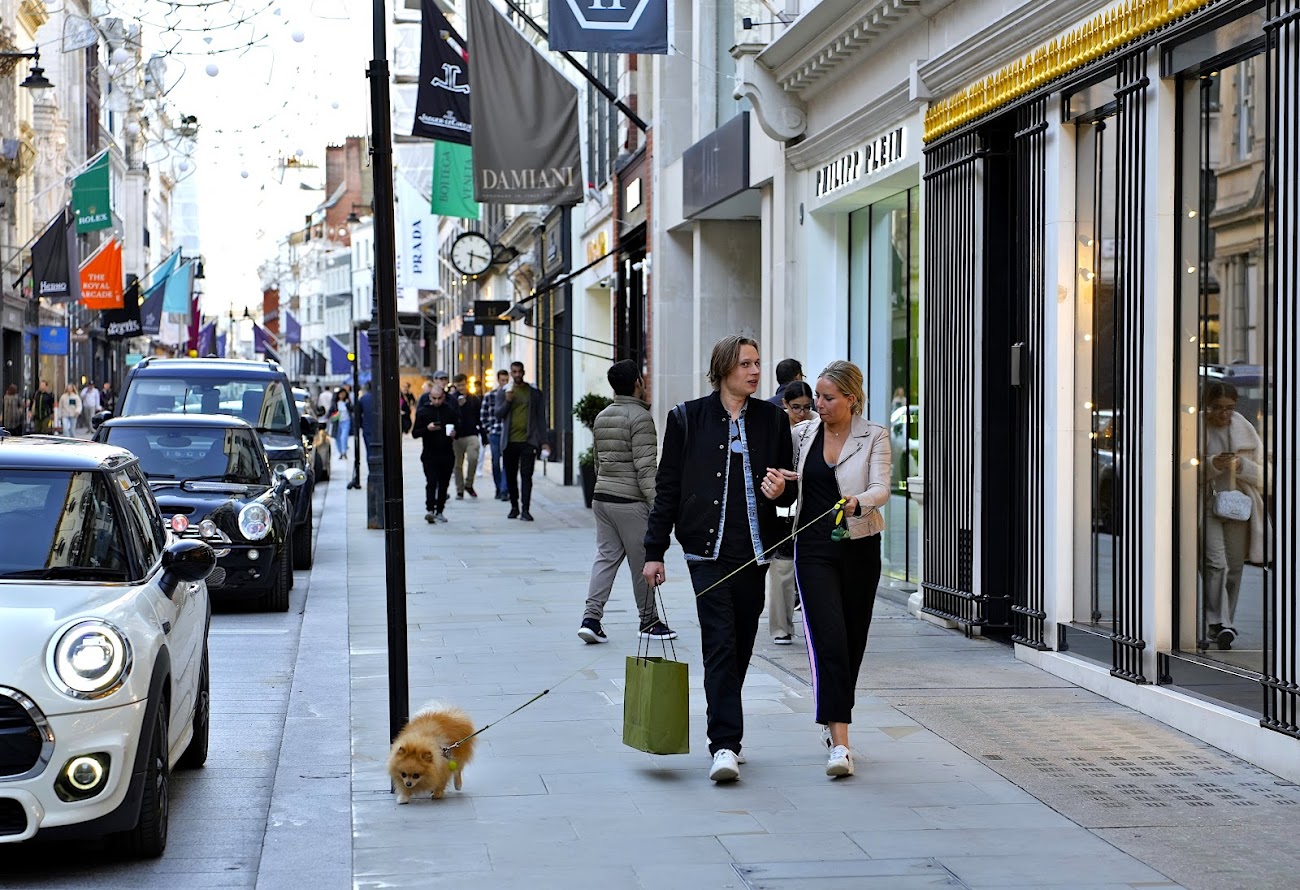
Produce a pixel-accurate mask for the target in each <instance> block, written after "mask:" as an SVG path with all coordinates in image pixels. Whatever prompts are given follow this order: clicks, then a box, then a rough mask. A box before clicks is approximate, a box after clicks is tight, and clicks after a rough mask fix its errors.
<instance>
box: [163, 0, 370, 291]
mask: <svg viewBox="0 0 1300 890" xmlns="http://www.w3.org/2000/svg"><path fill="white" fill-rule="evenodd" d="M159 7H161V4H151V5H150V6H149V7H147V8H149V9H158V8H159ZM219 9H220V10H221V17H220V18H218V17H216V16H214V17H213V18H211V19H208V18H205V16H206V15H208V13H205V12H203V11H200V10H185V9H182V10H181V12H180V13H179V14H177V15H174V16H172V18H171V19H170V21H171V22H173V23H174V24H175V25H176V26H177V27H178V28H181V27H183V28H197V29H200V30H197V31H186V32H183V33H182V32H181V31H172V32H170V33H168V32H166V31H162V32H161V33H160V32H159V29H158V28H157V25H160V24H163V23H162V22H161V21H159V22H152V24H153V25H154V26H155V27H154V28H153V29H152V30H153V31H154V33H153V34H152V35H150V34H149V33H148V32H149V31H150V30H151V29H150V27H149V26H150V24H151V22H150V20H149V18H147V15H148V14H147V13H146V17H145V28H146V37H145V39H146V41H147V42H148V43H149V44H152V46H150V49H153V50H155V51H156V47H157V45H158V44H159V43H160V42H162V43H163V45H171V44H173V43H175V42H176V40H178V39H179V40H180V44H179V45H178V47H177V49H178V50H179V51H178V52H176V53H174V54H172V55H171V56H169V58H168V76H169V79H170V78H173V77H176V78H177V79H176V81H175V86H174V87H173V89H172V90H171V91H170V93H169V94H168V98H169V99H171V100H173V102H174V106H175V108H176V110H177V111H178V112H181V113H185V114H194V115H196V116H197V117H198V119H199V128H200V129H199V135H198V147H197V151H196V152H195V155H194V158H193V161H194V165H195V167H194V171H193V174H194V176H195V177H196V181H197V183H198V187H199V201H200V211H199V212H200V221H199V226H200V239H201V242H200V243H201V244H202V250H203V256H204V272H205V275H206V280H205V287H204V292H205V295H206V296H205V301H204V302H205V308H204V311H205V313H206V314H216V313H218V312H224V311H225V309H226V308H227V307H228V306H232V307H233V308H234V309H235V310H236V313H237V314H238V313H239V311H240V310H241V308H242V307H244V306H248V307H250V308H253V309H257V308H259V307H260V305H261V289H260V285H259V282H258V278H257V267H258V265H259V264H260V263H262V262H263V261H264V260H266V259H269V258H271V257H273V256H274V255H275V253H276V243H277V242H278V241H279V240H281V239H283V238H284V237H285V236H286V235H287V234H288V233H289V232H290V231H291V230H293V229H295V228H299V227H301V225H302V223H303V216H304V214H305V213H308V212H310V211H311V209H312V208H314V207H315V206H317V205H318V204H320V203H321V202H322V201H324V200H325V198H326V197H327V196H326V195H325V193H324V191H323V186H324V184H325V169H324V164H325V146H326V145H327V144H330V143H337V142H341V141H342V140H343V139H344V138H345V137H347V136H349V135H365V134H366V133H367V132H368V130H369V123H368V122H369V101H370V100H369V88H368V84H367V80H366V76H365V69H366V65H367V63H368V61H369V59H370V56H371V55H372V44H371V28H370V23H371V6H370V4H368V3H364V2H359V0H311V2H303V0H293V2H285V3H279V2H274V3H270V4H269V5H268V4H267V2H266V0H235V2H232V3H231V4H222V5H221V7H219ZM276 10H279V15H277V14H276ZM240 18H243V19H245V23H244V24H243V25H240V26H236V27H222V28H220V29H216V28H214V29H213V30H211V31H208V32H206V33H205V32H204V31H202V30H201V29H202V28H204V27H208V26H209V25H216V24H219V23H221V22H227V23H228V22H230V21H232V20H233V21H238V20H239V19H240ZM295 33H296V34H298V35H299V36H301V38H302V39H301V41H300V42H299V41H295V40H294V39H293V38H294V35H295ZM205 38H207V39H206V40H205ZM249 43H254V44H255V45H254V46H252V47H247V44H249ZM234 47H241V48H240V49H238V50H234V49H233V48H234ZM212 49H220V50H229V51H224V52H217V53H214V54H212V55H207V54H206V53H207V52H208V51H209V50H212ZM189 53H197V55H189ZM390 54H391V53H390ZM209 64H215V65H216V66H217V68H218V70H217V73H216V76H209V75H208V73H207V72H206V67H207V66H208V65H209ZM298 152H301V153H302V154H301V156H299V155H298V154H297V153H298ZM299 158H300V159H301V160H302V161H303V162H306V164H307V165H313V164H314V165H315V168H314V169H313V168H312V167H310V166H306V167H304V168H298V169H295V168H293V167H288V168H286V167H285V166H284V161H285V160H286V159H299ZM243 173H247V174H248V175H247V177H244V176H243V175H241V174H243ZM300 183H301V184H306V185H310V186H312V187H313V190H310V191H309V190H304V189H302V188H301V186H300Z"/></svg>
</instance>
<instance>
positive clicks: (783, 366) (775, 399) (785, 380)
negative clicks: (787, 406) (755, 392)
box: [768, 358, 803, 408]
mask: <svg viewBox="0 0 1300 890" xmlns="http://www.w3.org/2000/svg"><path fill="white" fill-rule="evenodd" d="M799 380H803V365H801V364H800V363H799V360H798V359H795V358H783V359H781V361H779V362H777V363H776V395H774V396H772V398H770V399H768V401H769V402H771V403H772V404H773V405H776V406H777V407H778V408H782V407H784V406H783V405H782V404H781V395H782V393H783V392H784V391H785V388H786V386H787V385H788V384H791V383H794V382H795V381H799Z"/></svg>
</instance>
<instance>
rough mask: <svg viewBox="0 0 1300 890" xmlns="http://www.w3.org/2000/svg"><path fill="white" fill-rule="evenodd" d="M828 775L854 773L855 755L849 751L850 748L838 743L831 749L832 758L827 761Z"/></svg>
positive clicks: (848, 774) (849, 774)
mask: <svg viewBox="0 0 1300 890" xmlns="http://www.w3.org/2000/svg"><path fill="white" fill-rule="evenodd" d="M826 775H828V776H836V777H838V776H851V775H853V755H852V754H850V753H849V749H848V748H846V747H844V746H843V745H836V746H835V747H834V748H832V749H831V758H830V760H828V761H826Z"/></svg>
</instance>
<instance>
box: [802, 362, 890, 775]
mask: <svg viewBox="0 0 1300 890" xmlns="http://www.w3.org/2000/svg"><path fill="white" fill-rule="evenodd" d="M815 404H816V406H817V414H816V416H815V417H813V418H811V419H809V420H805V421H803V422H802V423H799V424H797V425H796V426H795V427H794V429H793V430H791V434H792V435H793V438H794V453H795V473H796V474H797V478H798V480H799V486H798V492H799V493H798V500H797V501H796V503H795V514H794V524H795V528H798V529H801V530H800V532H799V535H798V537H797V538H796V539H795V547H794V572H795V584H796V586H797V587H798V590H799V599H800V601H801V602H802V603H803V629H804V638H805V640H806V643H807V646H808V661H809V664H810V666H811V668H812V680H813V696H814V698H815V699H816V701H817V722H818V723H820V724H821V725H822V740H823V741H824V742H825V744H826V745H827V747H829V748H830V749H831V751H830V758H829V759H828V760H827V763H826V775H828V776H832V777H839V776H851V775H853V755H852V754H851V753H850V751H849V723H850V722H852V719H853V691H854V688H855V687H856V686H857V684H858V672H859V671H860V670H861V668H862V659H863V656H864V655H865V654H866V651H867V631H868V630H870V628H871V612H872V609H873V608H874V607H875V603H876V585H878V584H879V583H880V533H881V532H882V531H883V530H884V528H885V518H884V517H883V516H882V515H881V513H880V508H881V507H883V506H885V504H887V503H888V502H889V469H890V466H891V462H892V455H891V449H890V445H889V432H888V431H887V430H886V429H885V428H884V427H883V426H881V425H880V424H878V423H875V422H873V421H870V420H867V419H866V418H865V417H863V416H862V409H863V407H864V406H865V404H866V396H865V395H864V394H863V391H862V371H861V369H859V368H858V366H857V365H855V364H853V363H851V362H839V361H837V362H831V363H830V364H829V365H827V366H826V368H825V369H824V370H823V371H822V372H821V375H820V376H818V378H817V386H816V401H815ZM841 500H843V502H844V503H843V507H842V509H843V525H842V526H840V527H838V528H837V525H838V517H837V515H836V514H837V513H838V511H836V510H834V509H833V508H834V507H835V505H836V504H837V503H839V502H840V501H841ZM826 514H829V515H826ZM804 523H807V524H808V527H807V528H804V527H803V524H804Z"/></svg>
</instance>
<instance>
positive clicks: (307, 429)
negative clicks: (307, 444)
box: [298, 414, 320, 439]
mask: <svg viewBox="0 0 1300 890" xmlns="http://www.w3.org/2000/svg"><path fill="white" fill-rule="evenodd" d="M319 427H320V424H319V423H317V421H316V418H314V417H310V416H308V415H306V414H304V415H302V416H301V417H299V418H298V429H299V431H300V432H301V433H302V435H304V436H306V437H307V438H309V439H310V438H311V437H312V436H315V435H316V430H317V429H318V428H319Z"/></svg>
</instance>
